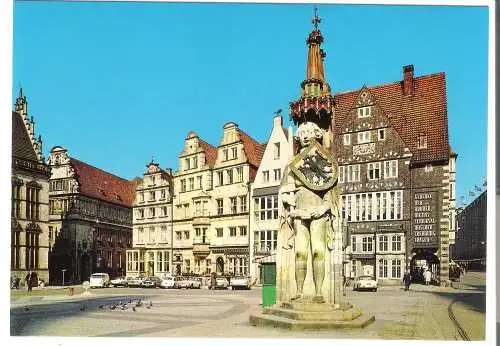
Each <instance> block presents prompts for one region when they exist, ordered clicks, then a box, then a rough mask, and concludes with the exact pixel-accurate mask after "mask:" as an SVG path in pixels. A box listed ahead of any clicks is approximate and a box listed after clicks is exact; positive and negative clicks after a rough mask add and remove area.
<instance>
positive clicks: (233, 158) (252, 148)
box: [210, 122, 265, 276]
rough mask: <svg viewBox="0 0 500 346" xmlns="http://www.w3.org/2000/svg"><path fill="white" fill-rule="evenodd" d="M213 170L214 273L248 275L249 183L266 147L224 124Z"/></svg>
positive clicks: (232, 126) (228, 124)
mask: <svg viewBox="0 0 500 346" xmlns="http://www.w3.org/2000/svg"><path fill="white" fill-rule="evenodd" d="M223 130H224V133H223V137H222V140H221V142H220V143H219V146H218V147H217V160H216V161H215V164H214V168H213V190H212V191H211V195H212V199H213V202H214V209H213V210H214V212H215V213H214V215H213V217H212V218H211V219H210V221H211V226H212V229H213V233H212V237H211V243H210V251H211V255H212V259H213V261H215V268H214V269H215V272H216V273H217V274H228V275H245V276H247V275H249V274H250V223H249V220H250V217H249V216H250V208H249V203H250V184H251V183H252V182H253V181H254V180H255V176H256V175H257V170H258V168H259V165H260V162H261V159H262V154H263V152H264V148H265V144H260V143H258V142H257V141H255V140H254V139H253V138H251V137H250V136H249V135H248V134H246V133H245V132H243V131H242V130H241V129H240V128H239V127H238V125H237V124H235V123H232V122H229V123H227V124H225V125H224V128H223Z"/></svg>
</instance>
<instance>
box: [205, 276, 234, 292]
mask: <svg viewBox="0 0 500 346" xmlns="http://www.w3.org/2000/svg"><path fill="white" fill-rule="evenodd" d="M228 286H229V282H228V281H227V279H226V278H225V277H223V276H219V277H217V278H216V279H215V285H210V286H209V288H210V289H211V290H216V289H224V290H227V287H228Z"/></svg>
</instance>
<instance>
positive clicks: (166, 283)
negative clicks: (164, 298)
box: [160, 275, 180, 288]
mask: <svg viewBox="0 0 500 346" xmlns="http://www.w3.org/2000/svg"><path fill="white" fill-rule="evenodd" d="M176 279H177V280H176ZM179 281H180V278H175V277H173V276H169V275H168V276H165V277H163V278H162V279H161V283H160V287H161V288H176V287H177V285H176V284H177V283H178V282H179Z"/></svg>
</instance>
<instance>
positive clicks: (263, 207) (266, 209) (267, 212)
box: [254, 195, 278, 220]
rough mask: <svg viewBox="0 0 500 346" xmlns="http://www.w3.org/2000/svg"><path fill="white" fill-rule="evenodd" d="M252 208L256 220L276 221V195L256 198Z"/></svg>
mask: <svg viewBox="0 0 500 346" xmlns="http://www.w3.org/2000/svg"><path fill="white" fill-rule="evenodd" d="M254 206H255V218H256V219H257V220H276V219H278V195H270V196H262V197H256V198H254Z"/></svg>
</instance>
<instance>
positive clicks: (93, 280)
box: [90, 273, 110, 288]
mask: <svg viewBox="0 0 500 346" xmlns="http://www.w3.org/2000/svg"><path fill="white" fill-rule="evenodd" d="M109 285H110V280H109V275H108V274H107V273H94V274H92V275H90V288H94V287H109Z"/></svg>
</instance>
